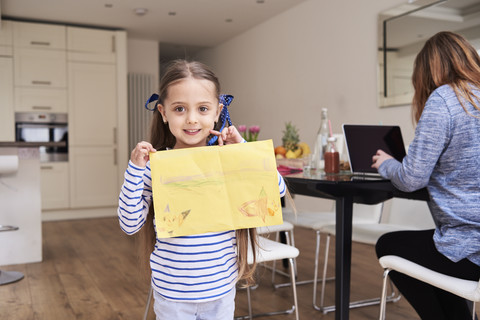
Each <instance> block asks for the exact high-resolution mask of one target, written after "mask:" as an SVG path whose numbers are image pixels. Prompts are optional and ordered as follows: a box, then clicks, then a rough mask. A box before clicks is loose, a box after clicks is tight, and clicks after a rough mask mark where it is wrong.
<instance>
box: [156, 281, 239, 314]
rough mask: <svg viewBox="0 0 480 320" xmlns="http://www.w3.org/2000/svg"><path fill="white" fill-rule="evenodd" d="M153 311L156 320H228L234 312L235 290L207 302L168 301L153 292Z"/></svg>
mask: <svg viewBox="0 0 480 320" xmlns="http://www.w3.org/2000/svg"><path fill="white" fill-rule="evenodd" d="M153 292H154V294H153V296H154V298H155V302H154V305H153V309H154V310H155V315H156V317H157V320H176V319H178V320H228V319H233V314H234V311H235V288H233V289H232V290H231V291H230V292H229V293H228V294H227V295H226V296H224V297H222V298H220V299H217V300H213V301H208V302H201V303H191V302H176V301H169V300H166V299H165V298H163V297H162V296H161V295H160V294H159V293H157V292H156V291H155V290H154V291H153Z"/></svg>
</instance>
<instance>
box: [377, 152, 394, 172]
mask: <svg viewBox="0 0 480 320" xmlns="http://www.w3.org/2000/svg"><path fill="white" fill-rule="evenodd" d="M388 159H393V157H392V156H391V155H389V154H387V153H386V152H385V151H383V150H377V153H376V154H375V155H374V156H373V157H372V162H373V164H372V168H375V169H377V171H378V168H380V166H381V165H382V163H383V161H385V160H388Z"/></svg>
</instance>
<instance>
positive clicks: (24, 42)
mask: <svg viewBox="0 0 480 320" xmlns="http://www.w3.org/2000/svg"><path fill="white" fill-rule="evenodd" d="M13 44H14V46H15V47H23V48H41V49H61V50H65V48H66V26H61V25H54V24H46V23H33V22H18V21H13Z"/></svg>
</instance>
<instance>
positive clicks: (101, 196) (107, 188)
mask: <svg viewBox="0 0 480 320" xmlns="http://www.w3.org/2000/svg"><path fill="white" fill-rule="evenodd" d="M69 159H70V192H71V201H70V206H71V207H72V208H87V207H102V206H116V205H117V204H118V193H119V190H120V189H119V186H118V183H117V181H118V177H117V175H118V173H117V169H118V168H117V163H116V149H115V148H113V147H110V148H106V147H70V148H69Z"/></svg>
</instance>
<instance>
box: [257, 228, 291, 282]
mask: <svg viewBox="0 0 480 320" xmlns="http://www.w3.org/2000/svg"><path fill="white" fill-rule="evenodd" d="M280 232H283V233H284V234H285V242H286V244H288V245H290V246H294V247H295V238H294V235H293V224H291V223H290V222H288V221H283V223H282V224H279V225H274V226H266V227H258V228H257V234H258V235H260V236H261V235H267V234H275V241H280ZM293 262H294V264H295V276H296V275H297V267H296V259H294V261H293ZM276 263H277V260H274V261H273V265H272V266H268V265H266V264H265V265H264V267H265V268H267V269H270V270H272V284H273V285H275V274H277V273H279V274H281V275H283V276H286V277H289V276H290V275H289V274H287V273H285V272H283V271H281V270H279V269H277V267H276Z"/></svg>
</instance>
